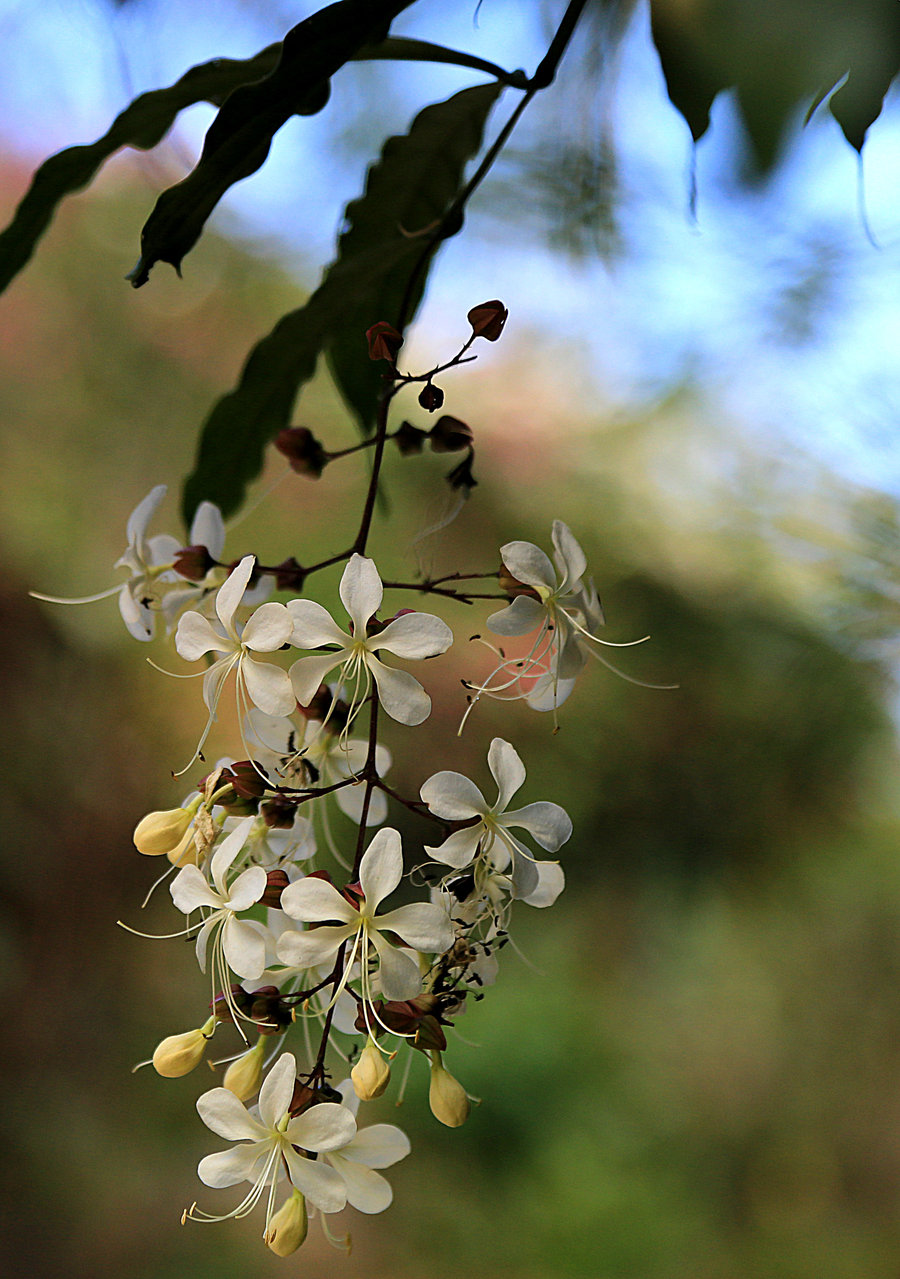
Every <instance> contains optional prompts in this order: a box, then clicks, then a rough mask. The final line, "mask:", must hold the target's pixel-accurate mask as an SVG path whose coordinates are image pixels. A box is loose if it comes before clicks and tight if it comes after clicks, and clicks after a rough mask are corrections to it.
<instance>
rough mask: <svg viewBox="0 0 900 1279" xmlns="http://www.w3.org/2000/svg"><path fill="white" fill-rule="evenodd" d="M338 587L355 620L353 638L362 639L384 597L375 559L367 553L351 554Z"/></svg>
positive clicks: (342, 600) (349, 612)
mask: <svg viewBox="0 0 900 1279" xmlns="http://www.w3.org/2000/svg"><path fill="white" fill-rule="evenodd" d="M338 589H339V593H340V597H341V603H342V604H343V605H344V608H345V609H346V610H347V612H348V614H349V615H350V619H351V621H352V622H353V638H354V639H360V638H361V637H363V636H364V635H365V633H366V624H367V622H368V621H369V618H371V617H374V615H375V614H376V613H377V612H378V609H379V607H380V605H381V601H382V599H383V597H384V587H383V586H382V585H381V578H380V577H379V576H378V569H377V568H376V567H375V561H374V560H370V559H369V558H368V557H367V556H365V555H351V556H350V559H349V560H348V562H347V567H346V568H345V569H344V572H343V576H342V577H341V584H340V587H339V588H338Z"/></svg>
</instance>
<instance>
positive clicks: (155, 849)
mask: <svg viewBox="0 0 900 1279" xmlns="http://www.w3.org/2000/svg"><path fill="white" fill-rule="evenodd" d="M193 820H194V814H193V813H192V812H191V811H190V810H189V809H187V808H169V809H166V810H165V811H160V812H156V813H148V814H147V816H146V817H142V818H141V820H140V821H139V822H138V824H137V826H136V827H135V828H134V846H135V848H136V849H137V850H138V852H139V853H143V854H144V855H145V856H146V857H160V856H162V855H163V854H165V853H172V852H174V850H175V849H176V848H178V847H179V845H180V844H181V842H182V840H183V839H184V837H185V835H186V834H187V831H188V828H189V826H190V824H191V822H192V821H193Z"/></svg>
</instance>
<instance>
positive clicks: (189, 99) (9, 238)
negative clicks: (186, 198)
mask: <svg viewBox="0 0 900 1279" xmlns="http://www.w3.org/2000/svg"><path fill="white" fill-rule="evenodd" d="M280 49H281V45H280V44H273V45H269V46H268V48H265V49H262V50H261V51H260V52H259V53H257V54H256V55H255V56H254V57H252V58H245V59H242V60H239V61H236V60H234V59H232V58H215V59H214V60H213V61H212V62H205V63H203V64H202V65H200V66H196V67H192V68H191V69H190V71H186V72H185V74H184V75H183V76H182V77H181V79H180V80H177V81H176V82H175V84H172V85H169V87H168V88H166V89H153V90H152V91H151V92H149V93H142V94H141V96H140V97H139V98H135V100H134V102H132V103H131V104H130V106H127V107H126V108H125V110H124V111H122V112H121V113H120V114H119V115H118V116H116V118H115V120H114V121H113V123H112V125H111V126H110V128H109V130H108V131H107V132H106V133H104V135H103V137H102V138H98V139H97V141H96V142H93V143H91V144H90V145H89V146H77V147H68V148H67V149H66V150H65V151H59V152H57V154H56V155H52V156H50V158H49V159H48V160H45V161H44V163H43V164H42V165H41V166H40V168H39V169H38V170H37V171H36V172H35V175H34V177H33V178H32V180H31V186H30V187H29V189H28V191H27V192H26V194H25V196H24V197H23V199H22V201H21V203H20V204H19V207H18V208H17V209H16V212H15V214H14V216H13V220H12V221H11V222H10V224H9V226H8V227H6V229H5V230H4V231H3V232H2V233H0V292H2V291H3V290H4V289H5V288H6V287H7V285H8V284H9V283H10V282H11V281H12V280H13V279H14V278H15V277H16V275H17V274H18V273H19V271H21V270H22V268H23V267H24V266H25V265H26V263H27V262H28V260H29V259H30V258H31V255H32V254H33V253H34V250H35V248H36V246H37V243H38V241H39V240H40V238H41V236H42V235H43V234H44V232H45V231H46V229H47V227H48V226H49V225H50V222H51V221H52V219H53V215H54V213H55V212H56V209H57V206H58V205H59V203H60V201H62V200H63V199H64V198H65V196H67V195H71V193H72V192H73V191H80V190H81V188H82V187H85V186H87V184H88V183H89V182H90V181H91V180H92V179H93V178H94V177H95V176H96V174H97V172H98V170H99V169H100V168H101V167H102V166H103V164H104V163H105V161H106V160H108V159H109V157H110V156H111V155H113V154H114V153H115V152H116V151H118V150H119V149H120V147H136V148H138V149H139V150H142V151H147V150H149V149H150V148H151V147H155V146H156V145H157V143H159V142H160V141H162V139H163V138H164V137H165V135H166V134H167V133H168V131H169V129H171V127H172V125H173V124H174V122H175V119H176V117H177V115H178V113H179V111H183V110H184V109H185V107H190V106H193V105H194V104H195V103H197V102H212V103H213V104H214V105H218V104H219V103H221V102H222V101H223V100H224V99H225V98H226V97H227V96H228V94H229V93H231V92H232V90H233V89H235V88H237V86H238V85H241V84H245V83H246V82H247V81H250V80H258V79H259V78H260V76H263V75H265V74H266V73H267V72H268V71H270V70H271V68H272V67H273V66H274V65H275V63H276V62H277V61H278V55H279V52H280Z"/></svg>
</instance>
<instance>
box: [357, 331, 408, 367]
mask: <svg viewBox="0 0 900 1279" xmlns="http://www.w3.org/2000/svg"><path fill="white" fill-rule="evenodd" d="M366 339H367V340H368V343H369V359H370V360H388V361H389V362H390V363H391V364H394V363H395V362H396V360H397V353H398V352H399V350H400V348H401V346H402V345H403V335H402V334H401V333H398V332H397V330H396V329H395V328H394V326H393V324H388V322H387V320H379V321H378V323H377V324H373V325H372V327H371V328H370V329H366Z"/></svg>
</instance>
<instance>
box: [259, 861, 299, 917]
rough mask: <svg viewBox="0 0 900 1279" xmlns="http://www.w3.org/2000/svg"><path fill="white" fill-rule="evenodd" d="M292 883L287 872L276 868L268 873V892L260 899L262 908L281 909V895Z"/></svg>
mask: <svg viewBox="0 0 900 1279" xmlns="http://www.w3.org/2000/svg"><path fill="white" fill-rule="evenodd" d="M290 882H291V881H290V880H289V879H288V877H287V874H286V873H285V871H283V870H281V869H278V868H276V869H275V870H270V871H267V872H266V891H265V892H264V893H263V895H262V897H260V899H259V904H260V905H261V906H271V907H272V909H273V910H280V909H281V894H282V893H283V892H284V890H285V889H286V888H287V886H288V884H289V883H290Z"/></svg>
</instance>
